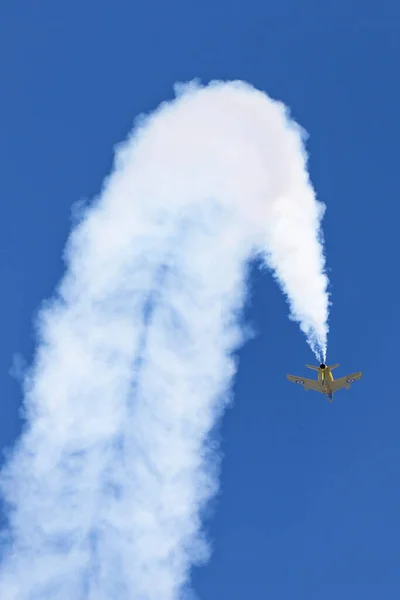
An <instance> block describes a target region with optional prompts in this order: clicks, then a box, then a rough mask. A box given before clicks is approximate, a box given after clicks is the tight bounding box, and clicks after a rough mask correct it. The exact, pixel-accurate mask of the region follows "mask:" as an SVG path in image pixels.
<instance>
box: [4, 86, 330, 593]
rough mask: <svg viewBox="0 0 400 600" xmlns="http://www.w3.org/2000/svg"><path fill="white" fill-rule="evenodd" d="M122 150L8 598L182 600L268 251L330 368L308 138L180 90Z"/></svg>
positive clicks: (57, 341)
mask: <svg viewBox="0 0 400 600" xmlns="http://www.w3.org/2000/svg"><path fill="white" fill-rule="evenodd" d="M177 94H178V97H177V99H176V100H175V101H173V102H171V103H169V104H164V105H162V106H161V107H160V108H159V109H158V110H157V111H156V112H155V113H154V114H152V115H150V117H148V118H142V119H141V121H140V125H138V127H137V128H136V129H135V130H134V131H133V133H132V135H131V137H130V138H129V139H128V140H127V142H126V143H124V144H123V145H121V146H120V147H119V149H118V151H117V155H116V161H115V168H114V170H113V172H112V174H111V176H110V177H109V178H108V180H107V181H106V183H105V185H104V189H103V191H102V193H101V195H100V197H99V198H98V199H97V200H96V201H95V202H94V203H93V205H92V206H91V207H89V208H88V209H87V211H86V213H85V214H84V216H83V218H82V220H81V222H80V223H79V224H78V225H77V226H76V227H75V229H74V231H73V232H72V234H71V237H70V240H69V243H68V247H67V251H66V262H67V271H66V275H65V277H64V279H63V281H62V282H61V284H60V287H59V289H58V291H57V294H56V295H55V297H54V299H53V300H52V301H51V302H50V303H48V304H47V305H46V306H45V307H44V309H43V311H42V312H41V317H40V321H39V326H38V332H39V338H40V339H39V343H38V348H37V353H36V358H35V363H34V365H33V367H32V370H31V372H30V374H29V376H28V378H27V379H26V385H25V406H26V411H27V427H26V430H25V432H24V433H23V435H22V437H21V439H20V441H19V443H18V445H17V446H16V448H15V451H14V454H13V456H12V458H11V459H10V461H9V462H8V464H7V465H6V467H5V469H4V470H3V476H2V477H3V478H2V481H3V490H4V495H5V498H6V500H7V502H8V503H9V506H10V515H9V517H10V527H9V529H8V530H7V532H6V533H5V534H4V545H3V550H4V551H3V561H2V567H1V572H0V597H1V598H7V600H36V599H39V598H40V600H46V599H55V600H71V599H74V600H80V599H90V600H106V599H107V600H110V599H115V598H118V599H119V600H125V599H129V600H131V599H132V598H135V599H137V600H160V599H162V600H173V599H176V598H178V597H179V595H180V593H181V591H182V589H183V587H184V586H185V584H186V582H187V579H188V574H189V569H190V566H191V565H192V564H194V563H196V562H199V561H202V560H206V559H207V555H208V549H207V544H206V543H205V540H204V538H203V535H202V529H201V521H200V519H201V511H202V508H203V507H204V506H205V503H206V502H207V500H208V499H209V498H210V497H211V496H212V495H213V494H214V493H215V491H216V489H217V476H216V468H217V463H218V461H217V457H216V455H215V454H214V453H213V451H212V448H211V446H210V445H209V444H208V443H207V436H208V434H209V432H210V430H211V428H212V427H213V425H214V424H215V421H216V418H217V417H218V416H219V415H220V414H221V412H222V410H223V408H224V404H225V402H226V398H227V396H228V395H229V391H230V386H231V382H232V377H233V375H234V373H235V362H234V359H233V358H232V353H233V352H234V351H235V349H236V348H237V347H238V346H239V345H240V343H241V342H242V332H241V328H240V322H239V316H240V310H241V307H242V306H243V302H244V299H245V295H246V268H247V264H248V262H249V260H250V259H251V258H252V257H254V256H256V255H258V256H261V257H264V259H265V261H266V262H267V264H268V265H269V266H270V267H271V268H272V269H273V271H274V274H275V276H276V278H277V280H278V282H279V284H280V286H281V287H282V289H283V291H284V292H285V294H286V295H287V298H288V300H289V304H290V311H291V317H292V318H293V319H295V320H296V321H298V322H299V324H300V327H301V329H302V330H303V332H304V333H305V335H306V337H307V340H308V341H309V343H310V344H311V346H312V347H313V348H314V349H315V351H316V352H317V353H318V352H319V353H321V354H322V355H324V354H325V352H326V337H327V317H328V295H327V292H326V288H327V278H326V275H325V274H324V256H323V248H322V245H321V241H320V220H321V217H322V213H323V207H322V205H321V204H319V203H318V202H317V201H316V199H315V194H314V191H313V189H312V187H311V185H310V182H309V179H308V174H307V170H306V157H305V153H304V149H303V145H302V140H301V130H300V129H299V128H298V127H297V126H296V125H295V124H294V123H293V122H291V121H290V119H289V117H288V115H287V112H286V109H285V107H284V106H283V105H282V104H279V103H277V102H274V101H272V100H271V99H270V98H269V97H268V96H266V95H265V94H263V93H261V92H259V91H257V90H255V89H254V88H252V87H251V86H249V85H247V84H244V83H241V82H233V83H221V82H217V83H213V84H211V85H209V86H207V87H201V86H198V85H196V84H190V85H189V86H181V87H180V88H179V89H178V91H177Z"/></svg>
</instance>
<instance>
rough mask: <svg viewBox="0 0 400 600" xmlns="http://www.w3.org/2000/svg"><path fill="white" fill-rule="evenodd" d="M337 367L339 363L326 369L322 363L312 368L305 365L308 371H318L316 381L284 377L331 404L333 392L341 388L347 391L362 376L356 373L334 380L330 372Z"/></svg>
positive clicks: (293, 376) (290, 376)
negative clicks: (314, 392) (324, 397)
mask: <svg viewBox="0 0 400 600" xmlns="http://www.w3.org/2000/svg"><path fill="white" fill-rule="evenodd" d="M338 366H339V363H337V364H336V365H332V366H330V367H328V366H327V365H325V364H324V363H321V364H320V365H319V367H314V366H313V365H306V367H308V368H309V369H313V370H314V371H318V379H317V380H315V379H306V378H304V377H296V376H295V375H286V377H287V378H288V379H289V381H293V383H297V384H298V385H302V386H303V388H304V389H305V390H306V392H308V390H314V391H316V392H320V393H321V394H324V395H325V396H326V397H327V398H328V402H332V400H333V394H334V393H335V392H337V391H339V390H341V389H342V388H346V389H348V390H349V389H350V385H351V384H352V383H354V382H355V381H357V380H358V379H361V376H362V373H361V372H360V371H359V372H358V373H352V374H351V375H346V377H340V379H334V378H333V375H332V371H333V369H336V367H338Z"/></svg>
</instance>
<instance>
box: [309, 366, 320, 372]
mask: <svg viewBox="0 0 400 600" xmlns="http://www.w3.org/2000/svg"><path fill="white" fill-rule="evenodd" d="M306 367H307V368H308V369H312V370H313V371H319V367H314V365H306Z"/></svg>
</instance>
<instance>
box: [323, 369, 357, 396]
mask: <svg viewBox="0 0 400 600" xmlns="http://www.w3.org/2000/svg"><path fill="white" fill-rule="evenodd" d="M361 377H362V373H361V372H360V371H359V372H358V373H352V374H351V375H346V377H340V378H339V379H335V380H334V381H332V383H331V388H332V392H337V391H338V390H341V389H342V388H344V387H345V388H347V389H348V390H349V389H350V386H351V384H352V383H354V382H355V381H358V379H361Z"/></svg>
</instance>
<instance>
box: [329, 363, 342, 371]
mask: <svg viewBox="0 0 400 600" xmlns="http://www.w3.org/2000/svg"><path fill="white" fill-rule="evenodd" d="M339 364H340V363H336V364H335V365H332V366H331V367H329V368H330V370H331V371H333V369H336V367H338V366H339Z"/></svg>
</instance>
